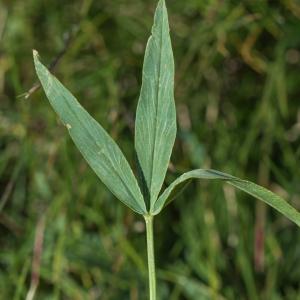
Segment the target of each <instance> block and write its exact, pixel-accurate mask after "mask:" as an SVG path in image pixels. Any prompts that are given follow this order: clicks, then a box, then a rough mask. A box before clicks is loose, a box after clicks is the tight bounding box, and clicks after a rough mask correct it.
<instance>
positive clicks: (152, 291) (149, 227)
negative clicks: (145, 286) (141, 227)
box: [144, 215, 156, 300]
mask: <svg viewBox="0 0 300 300" xmlns="http://www.w3.org/2000/svg"><path fill="white" fill-rule="evenodd" d="M144 218H145V222H146V232H147V253H148V271H149V297H150V298H149V299H150V300H156V276H155V259H154V240H153V216H150V215H147V216H144Z"/></svg>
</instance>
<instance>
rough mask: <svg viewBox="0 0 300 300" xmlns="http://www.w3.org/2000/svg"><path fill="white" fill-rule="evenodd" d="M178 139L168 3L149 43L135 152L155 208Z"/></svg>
mask: <svg viewBox="0 0 300 300" xmlns="http://www.w3.org/2000/svg"><path fill="white" fill-rule="evenodd" d="M175 136H176V109H175V103H174V59H173V52H172V46H171V39H170V34H169V23H168V14H167V9H166V6H165V1H163V0H161V1H159V3H158V6H157V9H156V13H155V17H154V25H153V27H152V35H151V37H150V38H149V40H148V43H147V47H146V52H145V58H144V67H143V80H142V88H141V94H140V98H139V102H138V107H137V113H136V123H135V149H136V152H137V158H138V163H139V166H140V168H141V173H142V180H141V185H142V186H143V193H144V196H145V198H146V202H147V203H148V202H149V201H150V206H151V207H152V206H153V204H154V202H155V201H156V199H157V196H158V194H159V191H160V189H161V186H162V184H163V181H164V178H165V174H166V171H167V168H168V164H169V160H170V156H171V152H172V148H173V145H174V141H175Z"/></svg>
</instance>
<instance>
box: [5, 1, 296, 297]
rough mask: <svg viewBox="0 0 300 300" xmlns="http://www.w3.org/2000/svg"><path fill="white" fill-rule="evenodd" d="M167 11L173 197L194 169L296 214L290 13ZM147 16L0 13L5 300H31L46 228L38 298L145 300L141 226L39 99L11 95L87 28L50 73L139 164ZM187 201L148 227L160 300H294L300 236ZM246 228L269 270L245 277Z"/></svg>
mask: <svg viewBox="0 0 300 300" xmlns="http://www.w3.org/2000/svg"><path fill="white" fill-rule="evenodd" d="M155 2H156V1H155ZM168 2H169V3H168V9H169V14H170V18H171V19H170V24H171V28H172V41H173V48H174V53H175V64H176V84H175V86H176V94H175V99H176V105H177V114H178V120H179V137H178V138H177V141H176V146H175V151H174V152H173V156H172V162H173V164H174V165H176V166H177V169H175V170H173V169H172V172H173V173H174V174H173V175H169V177H168V178H167V180H166V182H167V184H169V183H170V182H171V181H173V179H175V178H176V177H177V173H178V174H180V173H181V172H182V171H185V170H188V169H190V168H199V167H213V168H215V169H221V170H224V171H226V172H229V173H232V174H235V175H238V176H240V177H243V178H245V177H247V178H249V179H251V180H253V181H257V182H258V183H260V184H262V185H264V186H266V187H268V188H270V189H271V190H273V191H275V192H277V193H279V194H281V195H282V196H283V197H284V198H286V199H287V200H289V201H291V202H292V203H293V205H294V206H295V207H298V208H299V207H300V205H299V203H300V188H299V178H300V170H299V159H300V143H299V129H297V128H298V127H297V125H296V124H299V116H298V114H299V100H298V98H299V91H300V89H299V86H300V82H299V81H300V77H299V75H298V74H299V55H300V53H299V50H298V49H299V46H300V38H299V36H300V35H299V28H300V27H299V25H300V21H299V13H298V11H299V7H298V9H297V6H296V7H295V5H297V4H296V1H295V2H293V1H291V2H289V4H284V3H281V4H272V5H270V4H267V3H264V2H262V1H249V2H246V1H245V2H243V3H242V4H238V5H237V4H236V3H234V2H233V1H226V2H222V3H221V4H219V3H214V2H211V3H210V4H208V3H204V1H203V3H202V4H199V2H198V1H192V0H189V1H168ZM61 3H63V5H62V4H61ZM82 3H83V4H82ZM287 3H288V2H287ZM155 5H156V3H154V1H120V0H117V1H113V2H112V1H106V0H105V1H98V2H97V1H84V2H79V1H75V2H67V1H65V2H60V4H54V2H52V3H50V4H49V3H47V5H46V4H45V3H43V2H41V1H36V0H35V1H33V0H32V1H26V5H25V3H24V1H14V3H10V2H8V1H4V2H3V3H2V4H1V6H2V7H5V8H6V9H0V39H1V40H0V47H1V57H0V66H1V67H0V108H1V114H0V135H1V137H0V147H1V156H0V189H1V195H5V191H6V192H7V193H6V194H8V198H7V201H6V203H4V204H5V205H3V207H2V205H1V204H0V207H1V215H0V221H1V227H0V232H1V233H0V234H1V238H0V239H1V240H0V244H1V248H0V291H1V295H0V299H25V297H26V294H27V292H28V290H29V286H30V277H31V258H32V252H33V248H34V246H33V245H34V238H35V232H36V228H37V224H41V223H39V220H40V219H41V218H43V216H44V217H45V230H44V243H43V251H42V259H41V271H40V282H39V287H38V290H37V294H36V299H63V298H65V299H99V297H100V295H102V296H101V299H128V298H129V299H143V297H144V295H145V293H146V290H147V286H146V284H145V282H146V279H147V265H146V264H145V261H146V260H145V258H146V252H145V240H144V231H145V229H144V227H143V224H142V222H141V219H140V218H139V217H138V216H137V215H133V214H132V213H131V212H130V211H129V210H128V209H126V208H124V207H123V206H122V205H121V204H120V203H118V202H117V201H116V200H115V199H114V197H113V196H112V195H111V194H110V193H109V192H108V191H107V189H106V188H105V187H104V185H102V184H101V183H99V180H98V179H97V178H96V177H95V176H94V174H93V173H92V171H90V170H89V168H88V167H87V165H86V163H85V162H84V161H83V159H82V158H81V156H80V154H79V153H78V151H77V150H76V149H75V148H74V146H73V144H72V142H71V141H70V139H69V138H68V137H66V135H65V130H64V128H62V127H61V126H55V125H57V124H58V120H57V118H56V116H55V114H54V113H53V112H52V111H51V110H49V107H48V105H47V103H46V102H45V101H44V98H45V97H44V94H43V93H41V92H37V93H34V94H33V95H32V96H31V97H30V98H29V99H27V100H24V99H20V98H17V96H18V95H20V94H22V93H23V92H25V91H27V90H28V89H29V88H30V87H31V86H32V85H33V83H34V82H35V80H36V76H35V74H34V68H33V65H32V57H31V49H32V48H37V49H38V50H39V51H40V52H41V53H43V57H44V58H45V59H44V60H45V61H48V62H50V61H52V59H53V58H54V57H56V55H57V54H58V53H59V52H60V51H61V49H62V48H63V47H64V45H63V44H64V42H63V35H64V33H65V32H68V31H69V30H70V28H71V27H72V26H73V25H74V24H79V22H80V29H79V32H78V34H77V37H76V38H75V39H74V40H73V42H72V44H71V45H70V47H69V49H68V51H67V53H66V54H65V55H64V57H63V59H62V60H61V61H60V63H59V64H58V65H57V67H56V74H57V75H58V76H59V77H60V79H61V80H62V81H63V82H64V84H66V85H67V86H68V87H69V88H70V90H72V92H73V93H74V94H75V95H76V96H78V98H79V99H81V102H82V104H83V105H84V106H85V107H86V108H87V110H88V111H90V112H92V113H93V116H94V117H95V118H96V119H97V120H99V121H100V122H101V124H102V125H103V127H105V128H106V129H107V130H108V131H109V132H110V133H111V135H112V136H113V137H114V138H116V139H118V141H119V142H121V148H122V149H123V151H124V152H125V154H126V156H127V157H128V158H130V159H133V156H134V154H133V153H132V147H131V145H132V142H133V140H132V137H133V132H132V125H133V118H134V116H133V114H132V112H133V111H135V107H136V104H137V98H138V92H139V86H140V82H141V76H140V74H141V68H142V60H143V52H144V45H145V42H146V40H147V38H148V32H149V28H150V26H151V23H152V13H153V9H154V7H155ZM293 5H294V6H293ZM62 7H63V8H64V9H62ZM5 11H6V12H7V15H6V14H5ZM80 20H81V21H80ZM3 25H5V26H3ZM1 28H4V30H3V33H2V35H1ZM251 41H254V44H253V46H251ZM87 87H89V88H87ZM133 99H136V101H134V100H133ZM298 126H299V125H298ZM118 137H122V138H118ZM191 186H192V187H191V188H190V189H189V190H186V192H185V193H184V194H183V195H182V196H181V198H180V199H177V200H176V201H174V203H173V204H172V206H170V209H168V210H166V211H165V210H164V211H163V212H162V214H161V215H160V216H159V217H157V218H156V223H155V232H156V235H157V237H158V238H157V239H156V259H157V265H158V266H159V270H158V276H159V280H160V284H159V290H158V292H159V294H160V295H161V299H174V300H175V299H199V295H202V297H203V299H222V297H223V298H225V299H237V298H238V299H251V300H252V299H288V300H289V299H291V300H292V299H293V300H294V299H297V297H299V296H298V295H299V293H300V287H299V281H300V273H299V270H300V249H299V242H300V234H299V230H297V228H296V226H294V225H292V224H291V223H290V222H288V221H287V220H286V219H285V218H284V217H281V216H280V215H279V214H278V213H276V212H274V211H273V210H272V211H271V210H269V209H267V208H265V207H262V206H260V205H257V206H256V207H255V205H254V202H253V201H252V199H250V197H249V196H247V195H243V194H242V193H238V195H236V192H235V191H234V190H233V189H231V188H230V187H227V186H224V187H222V186H221V187H220V186H219V185H218V184H215V183H207V182H202V183H192V184H191ZM10 187H11V188H10ZM1 197H2V198H1V200H0V201H1V203H3V202H2V200H3V199H4V200H5V197H4V196H1ZM166 224H169V225H168V226H166ZM255 224H256V226H257V227H259V225H260V224H264V226H263V228H264V233H265V261H264V269H263V271H256V270H255V267H254V248H253V245H254V237H255V232H254V228H255ZM39 228H41V225H40V227H39ZM195 237H196V239H195ZM35 257H36V256H35ZM128 291H130V293H128Z"/></svg>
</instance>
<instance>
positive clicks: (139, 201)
mask: <svg viewBox="0 0 300 300" xmlns="http://www.w3.org/2000/svg"><path fill="white" fill-rule="evenodd" d="M33 57H34V64H35V68H36V72H37V75H38V77H39V79H40V81H41V84H42V86H43V88H44V91H45V93H46V95H47V98H48V99H49V102H50V104H51V105H52V107H53V108H54V110H55V111H56V113H57V114H58V115H59V117H60V118H61V120H62V122H63V123H64V124H65V126H66V127H67V129H68V131H69V134H70V136H71V138H72V139H73V141H74V143H75V144H76V146H77V147H78V149H79V150H80V152H81V153H82V155H83V157H84V158H85V159H86V161H87V162H88V163H89V165H90V166H91V168H92V169H93V170H94V171H95V173H96V174H97V175H98V177H99V178H100V179H101V180H102V182H103V183H104V184H105V185H106V186H107V187H108V188H109V189H110V191H111V192H112V193H113V194H114V195H115V196H116V197H117V198H118V199H120V200H121V201H122V202H123V203H124V204H126V205H127V206H129V207H130V208H131V209H133V210H134V211H135V212H137V213H140V214H144V213H145V212H146V207H145V203H144V200H143V196H142V194H141V191H140V189H139V186H138V183H137V181H136V179H135V176H134V174H133V172H132V170H131V168H130V166H129V164H128V162H127V160H126V158H125V157H124V155H123V153H122V152H121V150H120V148H119V147H118V145H117V144H116V143H115V142H114V140H113V139H112V138H111V137H110V136H109V135H108V133H107V132H106V131H105V130H104V129H103V128H102V127H101V126H100V124H99V123H98V122H97V121H96V120H95V119H93V118H92V117H91V116H90V115H89V113H88V112H87V111H86V110H85V109H84V108H83V107H82V106H81V105H80V104H79V102H78V101H77V100H76V98H75V97H74V96H73V95H72V94H71V93H70V92H69V91H68V90H67V89H66V88H65V87H64V86H63V85H62V84H61V83H60V82H59V81H58V80H57V79H56V78H55V77H54V76H53V75H52V74H51V73H50V72H49V71H48V70H47V68H46V67H45V66H44V65H43V64H42V63H41V62H40V61H39V58H38V54H37V52H36V51H34V52H33Z"/></svg>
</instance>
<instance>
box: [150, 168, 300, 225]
mask: <svg viewBox="0 0 300 300" xmlns="http://www.w3.org/2000/svg"><path fill="white" fill-rule="evenodd" d="M191 179H219V180H224V181H226V182H227V183H229V184H231V185H233V186H234V187H236V188H238V189H240V190H242V191H244V192H246V193H247V194H250V195H252V196H254V197H255V198H257V199H260V200H262V201H263V202H265V203H267V204H268V205H270V206H272V207H273V208H275V209H276V210H277V211H279V212H280V213H282V214H283V215H285V216H286V217H287V218H288V219H290V220H291V221H292V222H294V223H295V224H297V225H298V226H299V227H300V213H299V212H298V211H297V210H296V209H295V208H293V207H292V206H291V205H290V204H288V203H287V202H286V201H285V200H284V199H282V198H281V197H280V196H278V195H276V194H274V193H272V192H271V191H269V190H267V189H266V188H264V187H262V186H259V185H257V184H255V183H253V182H251V181H248V180H242V179H239V178H237V177H234V176H231V175H229V174H226V173H222V172H219V171H216V170H206V169H198V170H193V171H190V172H187V173H184V174H183V175H181V176H180V177H179V178H177V179H176V180H175V181H174V182H173V183H172V184H171V185H170V186H169V187H168V188H167V189H166V190H165V191H164V193H163V194H162V195H161V196H160V197H159V198H158V200H157V201H156V203H155V206H154V210H153V212H152V213H153V214H158V213H159V212H160V211H161V210H162V209H163V207H164V206H166V205H167V204H168V203H170V202H171V201H172V200H173V199H174V198H175V197H176V196H177V195H178V192H181V191H182V188H183V186H184V185H185V184H186V182H188V181H189V180H191Z"/></svg>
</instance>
